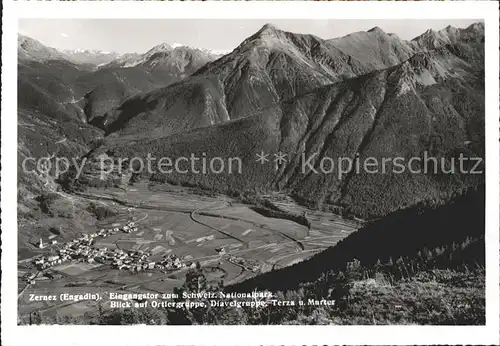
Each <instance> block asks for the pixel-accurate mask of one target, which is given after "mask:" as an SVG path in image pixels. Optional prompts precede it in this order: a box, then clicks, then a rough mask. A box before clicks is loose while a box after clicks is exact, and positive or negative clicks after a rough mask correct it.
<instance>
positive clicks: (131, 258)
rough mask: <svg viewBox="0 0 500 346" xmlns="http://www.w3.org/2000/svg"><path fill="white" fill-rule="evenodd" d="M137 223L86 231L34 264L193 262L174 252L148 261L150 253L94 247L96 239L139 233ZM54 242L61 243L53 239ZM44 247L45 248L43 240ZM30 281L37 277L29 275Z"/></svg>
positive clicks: (128, 266)
mask: <svg viewBox="0 0 500 346" xmlns="http://www.w3.org/2000/svg"><path fill="white" fill-rule="evenodd" d="M137 229H138V228H137V227H136V225H135V224H134V222H129V223H128V224H126V225H125V226H123V227H122V228H118V227H116V228H111V229H101V230H100V231H99V232H95V233H89V234H84V235H82V236H81V237H80V238H77V239H74V240H72V241H70V242H67V243H64V244H62V245H61V246H60V247H59V251H58V255H50V256H43V257H39V258H37V259H35V261H34V264H35V265H36V267H37V268H38V269H39V270H43V269H47V268H50V267H52V266H54V265H58V264H61V263H63V262H67V261H71V260H77V261H82V262H87V263H103V264H109V265H111V266H112V267H114V268H117V269H119V270H130V271H136V272H137V271H141V270H147V269H160V270H175V269H181V268H183V267H186V266H187V265H191V264H192V263H187V262H184V261H183V260H182V259H180V258H179V257H177V256H175V255H174V254H169V255H166V256H164V257H163V258H162V259H161V260H159V261H157V262H153V261H148V257H149V256H150V254H149V253H147V252H143V251H127V252H125V251H123V250H121V249H115V250H108V249H107V248H105V247H103V248H95V247H93V246H92V244H93V242H94V238H96V237H102V238H105V237H107V236H109V235H113V234H115V233H117V232H119V231H122V232H125V233H130V232H136V231H137ZM52 244H57V242H55V241H52ZM39 247H40V248H44V247H45V246H44V244H43V241H42V239H40V245H39ZM27 280H28V281H32V280H33V278H31V277H27Z"/></svg>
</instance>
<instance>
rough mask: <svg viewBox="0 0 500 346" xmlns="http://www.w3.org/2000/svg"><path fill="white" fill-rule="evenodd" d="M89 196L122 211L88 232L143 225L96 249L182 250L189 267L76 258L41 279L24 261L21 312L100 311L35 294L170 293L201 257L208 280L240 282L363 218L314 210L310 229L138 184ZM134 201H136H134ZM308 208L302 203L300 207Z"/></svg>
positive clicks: (226, 202)
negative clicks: (137, 266)
mask: <svg viewBox="0 0 500 346" xmlns="http://www.w3.org/2000/svg"><path fill="white" fill-rule="evenodd" d="M86 194H87V197H86V198H92V197H91V196H93V198H95V200H96V201H99V203H103V204H109V205H113V207H117V208H119V209H120V210H121V212H120V213H119V215H117V216H115V217H111V218H108V219H106V220H103V221H101V222H98V223H97V224H95V225H94V226H93V227H89V229H88V232H89V233H91V232H96V231H98V230H99V229H110V228H114V227H119V226H121V225H123V224H125V223H126V222H128V221H130V220H133V221H135V222H136V224H137V226H138V227H137V230H136V231H133V232H130V233H125V232H117V233H114V234H110V235H109V236H106V237H96V238H95V240H94V242H93V245H92V246H93V247H95V248H97V249H106V250H107V251H120V250H121V251H124V252H141V253H148V254H149V256H150V257H149V260H150V261H153V262H154V261H160V260H161V259H162V258H164V257H165V256H168V255H175V256H176V257H177V258H179V259H181V261H183V263H185V264H186V265H185V266H184V267H182V268H178V269H176V270H161V269H157V268H151V270H144V271H140V272H135V271H131V270H119V269H117V268H114V267H112V266H111V265H109V264H101V263H85V262H78V261H76V260H74V261H71V262H64V263H61V264H58V265H55V266H53V267H51V268H49V269H44V270H43V271H41V272H39V273H38V276H37V278H36V279H35V280H34V282H32V283H31V284H30V283H28V284H27V283H26V282H25V281H24V280H23V276H25V275H27V273H28V274H29V273H30V272H31V273H33V272H36V269H34V268H30V264H29V263H28V262H26V261H20V262H19V271H20V273H22V274H24V275H21V274H20V275H19V292H20V293H19V314H20V315H21V316H26V315H29V313H30V312H33V311H35V310H36V311H38V312H40V313H42V314H44V315H45V314H47V315H49V316H55V315H57V314H59V316H64V315H65V314H68V311H71V314H74V310H77V311H78V314H80V313H81V314H83V313H85V312H86V311H91V310H93V309H96V308H97V306H98V304H97V302H96V301H95V300H92V299H89V300H83V301H78V302H71V301H60V300H59V299H57V300H56V301H43V302H40V301H32V300H30V296H31V295H33V294H34V295H55V296H57V297H59V295H60V294H64V293H69V294H85V293H99V294H100V295H101V296H102V300H101V307H100V308H103V307H104V308H105V307H106V306H107V303H106V301H107V297H108V292H111V291H112V292H140V293H147V292H155V293H169V292H172V291H173V290H174V288H175V287H179V286H181V285H182V283H183V282H184V278H185V274H186V272H187V271H188V270H189V268H190V266H192V265H193V264H194V263H197V262H198V263H199V264H200V265H201V267H202V268H203V271H204V273H205V275H206V277H207V279H208V280H209V281H214V282H219V281H221V280H222V281H223V282H224V284H233V283H236V282H240V281H242V280H245V279H248V278H250V277H253V276H255V275H258V274H259V273H264V272H267V271H270V270H275V269H279V268H282V267H286V266H289V265H292V264H294V263H297V262H299V261H302V260H304V259H306V258H308V257H310V256H312V255H314V254H315V253H317V252H320V251H322V250H323V249H325V248H327V247H329V246H333V245H335V244H336V243H337V242H338V241H339V240H341V239H342V238H344V237H346V236H347V235H349V234H350V233H351V232H354V231H355V230H356V229H357V224H356V223H354V222H352V221H346V220H343V219H341V218H339V217H338V216H335V215H333V214H327V213H325V214H324V215H323V214H322V213H319V212H309V215H311V216H312V217H311V227H307V226H305V225H301V224H298V223H296V222H293V221H290V220H287V219H280V218H269V217H266V216H263V215H262V214H260V213H258V212H257V211H255V210H253V209H252V206H251V205H246V204H242V203H239V202H237V201H234V200H232V199H230V198H229V197H226V196H202V195H198V194H194V193H191V192H190V191H189V190H188V189H182V188H178V187H174V188H172V190H170V191H165V190H154V189H151V188H150V187H148V186H147V185H146V184H145V183H137V184H136V185H134V186H133V187H131V188H129V189H128V190H123V189H119V188H113V189H106V190H98V189H95V190H89V191H88V192H87V193H86ZM134 205H135V206H134ZM294 208H296V209H301V208H303V207H301V206H294Z"/></svg>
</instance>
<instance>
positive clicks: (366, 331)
mask: <svg viewBox="0 0 500 346" xmlns="http://www.w3.org/2000/svg"><path fill="white" fill-rule="evenodd" d="M3 5H4V12H3V34H2V38H3V47H2V48H3V49H2V63H3V66H2V128H1V131H2V132H1V133H2V137H1V144H2V145H1V153H2V171H1V183H2V186H1V193H2V196H1V197H2V198H1V208H2V214H1V217H2V231H3V232H2V298H3V299H2V304H1V305H2V312H1V313H2V315H1V316H2V339H3V342H2V344H4V345H9V346H10V345H45V344H47V345H64V346H68V345H99V344H105V345H114V344H119V345H139V344H141V345H142V344H145V345H160V344H171V345H190V344H191V345H192V344H214V345H236V344H238V345H239V344H242V345H243V344H266V345H273V344H344V345H347V344H354V345H366V344H369V345H400V344H413V345H417V344H421V345H428V344H476V345H477V344H498V343H499V229H500V227H499V181H500V180H499V176H500V171H499V161H500V160H499V151H500V149H499V128H500V126H499V103H498V102H499V94H500V93H499V83H498V82H499V79H498V76H499V51H498V42H499V31H498V29H499V14H498V3H496V2H494V1H464V2H446V1H443V2H441V1H439V2H386V1H383V2H377V1H375V2H306V1H304V2H302V1H298V2H296V1H294V2H283V1H278V2H225V1H221V2H153V1H152V2H135V1H129V2H117V1H115V2H90V1H86V2H57V1H56V2H33V1H29V2H22V1H21V2H14V1H4V4H3ZM19 18H212V19H219V18H220V19H223V18H231V19H234V18H269V19H280V18H296V19H300V18H308V19H311V18H318V19H320V18H321V19H326V18H331V19H405V18H414V19H418V18H427V19H430V18H434V19H443V18H450V19H452V18H474V19H478V20H484V21H485V36H486V48H485V53H486V58H485V66H486V76H485V80H486V161H487V164H486V186H487V190H486V195H487V198H486V209H487V210H486V244H487V249H486V301H487V304H486V326H163V327H159V326H17V264H16V261H17V218H16V214H17V203H16V200H17V188H16V186H17V170H16V167H17V149H16V148H17V102H16V100H17V83H16V82H15V81H17V28H18V19H19ZM13 297H16V299H13Z"/></svg>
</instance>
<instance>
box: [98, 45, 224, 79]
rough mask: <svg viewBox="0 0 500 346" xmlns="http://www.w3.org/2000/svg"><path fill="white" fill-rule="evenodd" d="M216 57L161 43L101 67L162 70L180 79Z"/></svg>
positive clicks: (205, 52)
mask: <svg viewBox="0 0 500 346" xmlns="http://www.w3.org/2000/svg"><path fill="white" fill-rule="evenodd" d="M218 57H220V55H217V54H213V53H212V52H210V51H208V50H201V49H197V48H191V47H188V46H182V45H176V47H172V46H170V45H169V44H167V43H162V44H160V45H158V46H155V47H153V48H151V49H150V50H149V51H147V52H146V53H144V54H130V55H129V56H126V57H118V58H117V59H115V60H114V61H111V62H110V63H109V64H107V65H104V66H102V67H103V68H110V67H141V68H144V69H146V70H148V71H150V72H151V71H156V70H163V71H169V72H170V73H172V75H175V76H177V77H179V78H181V77H185V76H188V75H190V74H192V73H193V72H195V71H196V70H197V69H198V68H200V67H201V66H203V65H204V64H206V63H207V62H209V61H212V60H215V59H217V58H218Z"/></svg>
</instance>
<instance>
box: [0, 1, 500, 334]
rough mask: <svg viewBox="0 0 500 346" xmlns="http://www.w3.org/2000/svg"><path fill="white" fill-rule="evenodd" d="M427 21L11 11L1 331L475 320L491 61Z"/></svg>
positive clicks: (472, 32)
mask: <svg viewBox="0 0 500 346" xmlns="http://www.w3.org/2000/svg"><path fill="white" fill-rule="evenodd" d="M115 5H116V3H115ZM442 15H443V17H442V18H439V19H437V18H435V17H431V18H420V19H416V18H415V19H412V18H404V17H401V18H389V19H366V18H360V19H356V18H350V19H348V18H344V19H337V18H334V19H328V18H304V16H302V17H299V18H283V17H282V16H276V18H273V13H268V16H267V18H259V17H257V18H217V17H214V18H192V19H188V18H130V17H128V18H92V17H88V18H82V17H76V18H71V17H65V18H59V17H58V18H49V17H47V18H32V17H26V18H23V17H22V16H19V18H18V19H17V20H16V25H17V28H16V32H17V71H16V72H15V74H16V75H17V97H16V98H15V102H16V104H17V118H16V117H15V116H14V114H11V115H9V117H11V118H12V119H17V121H16V127H17V137H16V138H17V140H16V141H17V146H14V143H10V146H11V148H12V151H13V150H14V149H13V148H14V147H17V150H16V154H15V156H14V157H16V156H17V173H16V179H17V185H16V184H13V185H12V188H13V186H14V185H16V191H14V190H13V189H12V190H11V191H12V193H16V192H17V197H16V199H15V200H17V203H14V201H15V200H14V199H12V200H11V203H13V204H15V209H16V212H17V221H16V223H17V232H12V233H13V234H11V235H10V236H15V243H16V244H17V250H16V251H17V259H16V260H15V261H16V264H15V266H16V269H15V270H16V271H17V297H16V300H17V303H16V306H17V321H16V325H17V326H18V327H23V328H31V327H40V326H47V325H49V326H54V325H56V326H59V327H61V326H65V327H67V326H93V325H101V326H102V325H105V326H118V325H142V326H160V325H161V326H194V325H197V326H200V325H210V326H228V325H238V326H264V325H265V326H284V325H294V326H311V325H315V326H337V327H340V326H447V327H452V326H453V327H457V328H458V327H459V326H483V327H486V325H487V305H488V304H490V305H489V307H488V308H489V309H491V301H490V300H489V299H490V298H491V294H490V293H488V292H487V291H488V288H487V282H496V285H498V278H496V279H495V280H496V281H488V280H487V273H488V272H489V271H490V270H493V273H496V274H495V275H496V276H498V236H497V238H496V242H495V243H493V242H492V241H491V240H495V238H491V237H490V238H488V237H487V233H488V232H490V233H491V231H488V229H489V227H490V226H494V227H496V232H498V224H496V225H495V224H492V223H491V222H490V221H488V215H489V217H492V216H491V214H495V218H498V214H499V213H498V196H496V198H497V199H496V201H497V202H496V205H493V206H491V200H488V198H487V194H488V190H490V191H498V180H491V179H493V178H490V177H491V175H490V174H489V173H490V171H488V174H486V171H487V169H486V167H488V169H493V168H495V169H496V170H497V171H493V173H495V174H496V177H495V179H498V156H490V155H491V150H495V148H496V149H497V150H496V153H495V155H498V147H491V148H489V147H488V145H487V143H489V142H488V141H491V142H494V145H496V146H497V145H498V131H497V130H498V97H496V99H495V94H494V93H493V96H494V97H493V98H491V97H489V96H488V95H487V91H486V90H487V87H486V84H487V83H486V79H487V76H488V75H489V74H491V73H492V72H493V74H495V71H496V75H498V66H496V67H495V69H496V70H488V71H487V69H490V68H491V61H490V64H488V63H487V62H485V60H486V59H487V54H486V46H485V42H486V41H487V40H488V35H487V30H486V27H487V26H488V25H489V24H488V22H487V21H485V19H484V18H480V17H476V16H472V15H471V17H470V18H469V17H460V18H458V17H457V16H449V18H447V16H446V13H442ZM124 17H125V16H124ZM493 24H494V23H493ZM497 26H498V25H497ZM497 39H498V36H497ZM496 54H498V50H496ZM497 57H498V55H497ZM496 63H497V65H498V59H497V62H496ZM495 78H496V77H495ZM497 83H498V81H497ZM4 85H5V84H4ZM9 85H11V87H10V88H11V89H14V88H15V87H14V81H9ZM497 87H498V84H497ZM4 89H5V86H4ZM497 92H498V90H497ZM489 95H491V93H490V94H489ZM497 96H498V95H497ZM11 101H12V102H13V100H11ZM487 101H488V102H494V103H496V105H497V106H496V113H493V114H490V112H489V111H487V109H488V106H487ZM2 102H3V101H2ZM2 108H3V106H2ZM494 108H495V107H494ZM489 109H491V107H490V108H489ZM494 110H495V109H494ZM2 113H4V112H2ZM4 117H5V115H4ZM4 117H2V118H3V119H2V120H4ZM487 117H490V118H494V121H495V122H491V121H490V120H487ZM12 119H11V120H12ZM488 121H489V122H488ZM488 124H490V125H494V126H493V127H495V126H496V129H495V131H496V134H495V136H496V138H491V137H488V136H489V133H488V134H487V132H488ZM491 127H492V126H490V130H491ZM487 137H488V138H487ZM5 145H6V142H5V141H2V150H4V146H5ZM487 154H488V155H487ZM487 157H488V159H487ZM495 157H496V158H497V160H496V161H495ZM490 159H493V160H492V161H490ZM493 161H495V162H493ZM10 165H11V166H12V161H10ZM2 168H3V169H2V174H3V170H5V169H6V163H5V161H4V160H2ZM487 177H488V179H487ZM487 180H488V184H487ZM490 181H492V182H493V183H495V181H496V186H495V188H494V190H491V189H492V187H491V184H490V183H489V182H490ZM4 185H5V181H4V178H2V200H4V192H3V191H4ZM12 198H13V197H12ZM487 201H488V202H487ZM2 204H3V203H2ZM487 205H488V206H489V207H487ZM490 208H495V209H494V210H493V209H490ZM2 214H4V213H2ZM2 218H3V216H2ZM496 220H497V219H496ZM497 222H498V221H497ZM2 228H3V227H2ZM9 231H10V230H9ZM4 232H5V229H4ZM2 237H3V235H2ZM491 246H492V248H491V249H494V250H493V252H494V253H495V254H494V255H495V256H497V257H496V262H497V263H492V262H491V260H490V259H489V258H491V257H488V256H487V253H488V251H490V252H489V253H491V250H488V248H489V247H491ZM13 262H14V261H12V263H13ZM487 264H488V266H487ZM3 266H4V264H2V267H3ZM493 266H495V267H493ZM4 284H5V281H4ZM11 284H13V283H12V282H11ZM495 290H496V292H497V293H498V287H496V288H495ZM487 298H488V299H487ZM4 299H8V300H12V301H13V299H12V297H5V298H4ZM494 299H496V300H495V301H494V302H496V303H495V304H496V305H497V306H496V307H495V309H496V310H495V311H496V315H497V316H496V318H497V323H496V324H497V326H496V328H497V330H498V295H497V297H496V298H494ZM488 316H489V315H488ZM491 321H492V320H491V319H488V322H489V323H490V322H491ZM30 326H31V327H30ZM485 330H486V329H485ZM165 331H168V329H165Z"/></svg>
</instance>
